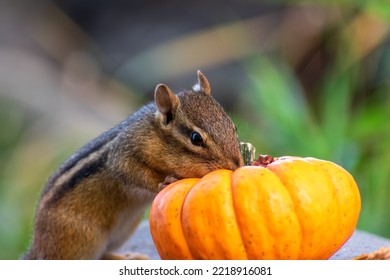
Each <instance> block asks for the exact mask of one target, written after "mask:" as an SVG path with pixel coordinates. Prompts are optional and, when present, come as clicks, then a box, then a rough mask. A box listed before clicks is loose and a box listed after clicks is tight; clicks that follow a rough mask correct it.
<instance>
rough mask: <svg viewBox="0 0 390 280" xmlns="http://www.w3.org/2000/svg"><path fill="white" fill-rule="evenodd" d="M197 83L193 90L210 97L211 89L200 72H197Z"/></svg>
mask: <svg viewBox="0 0 390 280" xmlns="http://www.w3.org/2000/svg"><path fill="white" fill-rule="evenodd" d="M197 73H198V83H197V84H196V85H194V86H193V88H192V89H193V90H195V91H203V92H204V93H206V94H208V95H210V94H211V88H210V83H209V81H208V80H207V78H206V76H205V75H203V73H202V72H200V70H198V72H197Z"/></svg>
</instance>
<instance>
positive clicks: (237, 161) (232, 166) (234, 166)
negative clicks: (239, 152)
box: [227, 157, 244, 170]
mask: <svg viewBox="0 0 390 280" xmlns="http://www.w3.org/2000/svg"><path fill="white" fill-rule="evenodd" d="M243 165H244V161H243V159H242V157H237V158H234V159H233V160H232V161H230V162H229V164H228V168H227V169H230V170H236V169H237V168H239V167H241V166H243Z"/></svg>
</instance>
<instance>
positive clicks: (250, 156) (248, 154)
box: [240, 142, 256, 165]
mask: <svg viewBox="0 0 390 280" xmlns="http://www.w3.org/2000/svg"><path fill="white" fill-rule="evenodd" d="M240 151H241V155H242V159H243V160H244V164H245V165H252V162H253V161H254V160H255V157H256V148H255V147H254V146H253V145H252V144H251V143H245V142H241V143H240Z"/></svg>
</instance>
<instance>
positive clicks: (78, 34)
mask: <svg viewBox="0 0 390 280" xmlns="http://www.w3.org/2000/svg"><path fill="white" fill-rule="evenodd" d="M259 1H260V0H259ZM46 2H47V3H49V2H50V1H42V3H46ZM243 2H245V1H243ZM249 2H250V1H249ZM264 2H266V1H264ZM276 2H277V3H280V4H281V5H286V6H287V7H291V8H292V9H291V10H293V11H292V12H291V13H288V9H287V12H285V13H283V11H282V12H281V13H280V14H278V15H276V18H277V20H275V19H274V18H272V16H273V15H274V14H273V13H270V15H268V14H267V15H266V16H264V17H260V16H259V17H254V18H250V19H249V20H242V21H240V20H238V21H233V22H226V23H224V24H221V25H218V26H214V25H211V26H208V27H206V28H205V27H204V26H203V27H202V28H203V29H202V31H203V32H200V31H198V30H197V31H196V32H189V33H186V34H184V35H185V36H182V37H180V36H179V37H177V38H170V41H164V40H162V41H161V42H160V44H156V45H153V46H151V48H150V49H146V50H145V52H140V53H137V54H136V55H134V57H130V58H129V61H127V62H124V64H125V63H128V65H133V64H134V61H135V62H136V63H135V64H134V65H138V64H137V63H139V64H141V65H144V66H143V67H144V68H142V69H144V71H140V68H139V67H135V70H134V73H133V74H134V75H139V76H134V77H133V79H134V80H135V81H136V80H139V79H141V78H138V77H142V78H144V79H145V83H146V84H148V85H149V84H150V83H151V79H152V80H153V81H154V78H153V77H165V78H166V79H172V80H174V78H180V75H179V74H178V73H181V72H184V73H186V71H187V72H191V75H193V73H194V71H193V69H198V68H201V69H202V70H203V71H204V72H205V73H206V75H207V74H208V72H210V71H211V69H210V68H213V67H214V68H216V67H217V66H220V67H221V68H224V67H225V65H224V63H225V64H228V63H231V62H234V63H235V65H238V68H240V69H242V71H240V72H241V73H243V74H242V76H241V77H240V79H243V81H242V80H238V78H237V77H236V76H233V75H232V76H227V77H224V78H223V75H222V74H221V75H220V76H219V77H220V78H221V79H225V80H226V84H228V86H227V87H229V88H230V87H231V86H230V85H232V84H235V85H236V86H237V85H239V86H240V89H239V93H240V95H238V97H237V98H238V100H237V102H235V103H234V107H232V109H231V111H230V112H229V114H230V115H232V117H233V119H234V121H235V123H236V125H237V127H238V132H239V137H240V139H241V140H242V141H247V142H251V143H252V144H254V145H255V146H256V148H257V152H258V153H262V154H272V155H274V156H280V155H297V156H312V157H317V158H322V159H327V160H331V161H334V162H336V163H338V164H340V165H341V166H343V167H344V168H345V169H347V170H348V171H349V172H350V173H351V174H352V175H353V176H354V177H355V179H356V181H357V183H358V185H359V188H360V191H361V196H362V212H361V216H360V220H359V224H358V227H359V228H360V229H363V230H366V231H369V232H372V233H376V234H379V235H382V236H385V237H389V238H390V218H389V216H390V208H389V206H388V202H387V201H388V199H390V146H389V143H390V125H389V124H388V120H389V119H390V94H389V92H390V88H389V87H390V40H389V36H388V33H389V26H390V4H389V3H388V1H387V0H383V1H348V0H345V1H336V0H335V1H297V0H295V1H293V0H291V1H288V0H283V1H282V0H280V1H275V3H276ZM300 4H302V5H306V4H307V5H308V6H310V7H316V8H318V9H314V10H313V9H305V7H304V9H302V11H301V12H297V13H294V12H296V11H295V10H294V7H295V6H298V5H300ZM47 7H49V8H50V9H49V8H48V9H47V10H45V11H46V12H45V13H42V15H43V16H44V15H46V14H50V13H53V14H54V15H55V16H49V19H50V21H48V20H47V18H44V19H43V20H42V22H41V21H39V20H36V21H34V22H33V24H29V25H28V27H30V25H31V30H30V32H31V34H30V35H31V36H32V37H33V38H34V40H35V41H36V42H38V45H39V44H40V45H41V46H42V49H40V51H39V52H37V53H38V54H40V55H41V54H44V55H47V54H49V55H47V57H45V56H43V57H44V58H43V59H42V60H38V59H36V57H35V56H32V55H31V54H32V52H30V51H27V52H24V53H23V54H22V52H18V51H17V50H16V51H15V52H13V51H14V49H13V48H10V49H11V50H12V52H10V51H9V50H6V49H5V48H4V49H2V48H1V45H0V62H4V61H5V62H8V63H9V64H0V82H3V83H4V81H6V82H7V81H9V80H11V79H12V78H14V76H17V77H16V78H15V79H14V80H13V81H11V82H14V84H12V83H11V84H12V85H13V87H10V88H7V87H5V88H4V87H2V86H3V83H0V221H1V223H0V259H9V258H11V259H12V258H18V257H20V255H21V254H22V253H23V252H24V251H25V250H26V248H27V246H28V243H29V241H30V238H31V231H32V226H33V225H32V223H33V214H34V213H33V212H34V209H35V204H36V200H37V198H38V197H39V194H40V191H41V189H42V187H43V185H44V182H45V180H46V179H47V178H48V177H49V176H50V174H51V173H52V172H53V171H54V170H55V169H56V168H57V167H58V166H59V164H60V163H61V162H63V161H64V160H65V159H66V158H67V157H68V156H69V155H70V154H71V153H72V152H73V151H75V150H76V149H77V148H78V147H80V146H81V145H83V144H84V143H85V142H86V141H88V140H89V139H92V138H93V137H94V136H96V135H98V134H99V133H100V132H102V131H104V130H105V129H107V127H108V126H111V125H113V123H114V120H118V121H119V120H120V118H121V117H122V116H123V115H124V113H125V112H132V111H133V110H134V109H135V107H138V106H140V105H141V101H143V100H141V99H142V98H140V96H139V95H134V94H130V93H129V92H128V90H127V89H125V88H124V87H123V85H121V84H120V83H119V82H117V81H115V80H114V79H112V78H111V77H107V76H104V73H103V71H102V69H101V68H100V65H99V63H101V61H99V59H96V57H95V56H94V53H93V52H91V53H92V54H91V53H89V50H91V49H93V50H94V51H96V49H98V48H95V46H94V45H93V43H91V41H92V40H91V39H90V38H89V37H88V36H87V35H86V34H84V33H83V32H82V30H81V29H79V28H77V25H76V24H74V23H73V22H72V21H71V20H69V19H68V18H66V16H64V15H63V14H61V13H60V12H59V9H57V8H53V7H52V6H47ZM47 7H45V8H47ZM52 8H53V9H52ZM328 8H329V9H328ZM322 9H323V10H322ZM43 10H44V9H43ZM329 10H330V11H331V12H330V13H328V12H329ZM324 11H325V12H324ZM310 12H312V13H313V14H312V17H311V18H310V16H308V18H309V19H310V20H312V22H311V24H307V22H305V21H304V20H303V19H302V17H303V16H307V14H309V13H310ZM58 14H60V15H61V16H58ZM0 15H1V9H0ZM280 15H281V16H280ZM283 16H284V17H285V18H287V19H285V18H283ZM279 17H281V18H279ZM31 18H32V17H31ZM56 18H60V21H59V23H58V22H56V23H55V24H53V25H50V24H49V23H51V21H52V20H53V19H56ZM301 19H302V21H301ZM283 20H285V22H284V21H283ZM275 22H281V23H282V24H281V25H280V26H281V27H280V26H279V25H276V23H275ZM309 22H310V21H309ZM325 22H329V23H327V24H325ZM38 23H39V24H38ZM157 24H158V23H157ZM273 25H275V29H273V30H271V31H269V30H268V29H269V27H270V26H273ZM295 25H296V26H295ZM47 26H52V27H53V30H49V29H46V27H47ZM54 27H55V28H54ZM4 28H5V27H4ZM61 28H63V29H61ZM67 28H68V29H67ZM305 28H307V30H306V31H308V32H307V33H305V32H302V30H304V29H305ZM26 29H28V28H26ZM64 30H65V31H64ZM69 30H70V31H69ZM50 31H52V32H54V33H53V34H54V35H53V34H50V33H49V32H50ZM60 31H61V32H63V34H62V33H61V35H62V36H63V41H62V42H61V41H59V43H58V42H57V41H56V40H59V38H61V36H58V35H57V34H58V32H60ZM304 31H305V30H304ZM43 32H48V33H47V34H46V33H45V34H43ZM277 32H279V33H277ZM168 33H169V32H168ZM313 34H314V35H313ZM23 35H24V34H23ZM43 35H44V36H43ZM309 35H310V36H311V37H310V36H309ZM34 36H35V37H34ZM159 36H160V35H159ZM27 37H28V36H27ZM161 37H163V36H162V35H161ZM77 38H82V39H77ZM237 38H238V39H239V40H238V39H237ZM313 38H314V39H313ZM23 40H24V37H23ZM23 40H21V41H22V42H24V41H23ZM40 40H41V41H40ZM140 40H142V39H140ZM219 40H220V41H219ZM35 41H34V42H35ZM199 41H202V42H199ZM53 42H54V43H53ZM80 42H82V44H79V43H80ZM222 44H223V45H222ZM79 45H81V46H82V47H83V48H85V49H82V50H79V49H75V48H76V47H79ZM189 45H190V48H189ZM215 46H217V47H215ZM34 48H36V46H35V45H34V46H33V48H32V49H33V50H34ZM205 50H206V51H205ZM150 53H152V55H150ZM189 53H190V54H194V55H193V56H191V55H189ZM12 55H13V57H14V58H16V59H18V60H16V59H15V60H12V59H11V58H12ZM50 55H51V56H50ZM168 55H169V56H168ZM175 56H177V57H179V58H178V59H177V60H178V61H173V58H174V57H175ZM2 58H3V60H2ZM4 58H7V59H6V60H4ZM184 58H186V59H185V61H184ZM148 59H149V60H148ZM164 59H165V60H164ZM21 61H23V62H26V61H27V62H28V63H27V64H23V63H21ZM53 61H54V62H55V63H53ZM145 61H146V63H145ZM167 61H168V62H167ZM15 62H17V63H15ZM18 63H19V64H18ZM132 63H133V64H132ZM53 64H54V66H53ZM2 65H11V66H15V69H17V71H16V72H10V73H11V74H9V75H8V76H7V75H5V78H4V79H3V80H2V77H1V74H4V73H6V74H7V72H5V71H3V72H1V70H2V68H1V66H2ZM26 65H27V67H26ZM58 65H61V66H62V68H61V67H58ZM11 66H9V67H8V68H13V67H11ZM130 68H131V67H130ZM58 69H60V70H58ZM131 69H132V68H131ZM156 69H157V70H156ZM183 69H184V70H183ZM56 71H57V72H56ZM12 73H13V74H12ZM15 73H17V74H18V75H16V74H15ZM129 73H132V72H125V74H126V75H129ZM126 75H125V76H126ZM153 75H154V76H153ZM164 75H165V76H164ZM143 76H144V77H143ZM207 76H208V75H207ZM151 77H152V78H151ZM22 78H23V79H22ZM165 78H164V79H165ZM19 79H20V81H22V82H20V81H19ZM164 79H162V80H159V81H158V82H165V80H164ZM48 81H49V82H48ZM210 81H211V84H212V87H213V85H214V82H217V81H214V80H210ZM232 81H233V82H234V83H233V82H232ZM220 82H221V81H220ZM222 83H225V81H222ZM42 84H44V86H42ZM130 86H132V85H131V84H130ZM150 86H154V85H150ZM225 86H226V85H225ZM229 88H227V89H226V88H225V89H223V90H227V91H228V90H229ZM213 89H214V87H213ZM7 90H9V92H7ZM12 90H14V91H12ZM34 90H35V91H34ZM25 91H28V92H27V93H26V94H24V95H23V94H20V93H21V92H25ZM228 92H229V91H228ZM57 93H58V94H57ZM18 94H19V95H18ZM29 94H31V95H29ZM31 96H33V98H31ZM219 101H221V103H223V101H224V100H223V98H221V96H220V98H219ZM127 104H129V105H127Z"/></svg>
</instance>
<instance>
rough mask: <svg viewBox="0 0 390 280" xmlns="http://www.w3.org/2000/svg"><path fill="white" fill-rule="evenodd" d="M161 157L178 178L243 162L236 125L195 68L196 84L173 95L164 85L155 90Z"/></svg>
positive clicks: (198, 175) (229, 167) (230, 166)
mask: <svg viewBox="0 0 390 280" xmlns="http://www.w3.org/2000/svg"><path fill="white" fill-rule="evenodd" d="M155 103H156V106H157V113H156V118H157V123H158V125H159V127H160V130H159V131H160V135H161V137H160V139H163V141H165V143H164V146H163V149H162V150H161V151H160V152H161V158H167V159H169V160H167V162H164V163H162V164H164V165H165V166H164V167H165V168H166V169H167V170H173V171H174V174H172V175H174V176H175V177H177V178H187V177H201V176H203V175H205V174H207V173H209V172H210V171H212V170H215V169H222V168H224V169H230V170H234V169H236V168H238V167H240V166H242V165H243V160H242V157H241V154H240V149H239V141H238V138H237V132H236V127H235V125H234V124H233V122H232V120H231V119H230V118H229V117H228V115H227V114H226V113H225V111H224V110H223V108H222V107H221V105H220V104H219V103H218V102H217V101H216V100H215V99H214V98H213V97H212V96H211V89H210V84H209V82H208V80H207V78H206V77H205V76H204V75H203V74H202V73H201V72H200V71H198V83H197V84H196V85H195V86H194V87H193V88H192V89H190V90H185V91H183V92H180V93H178V94H177V95H175V94H174V93H173V92H172V91H171V90H170V89H169V88H168V87H167V86H166V85H164V84H159V85H158V86H157V87H156V90H155Z"/></svg>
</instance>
